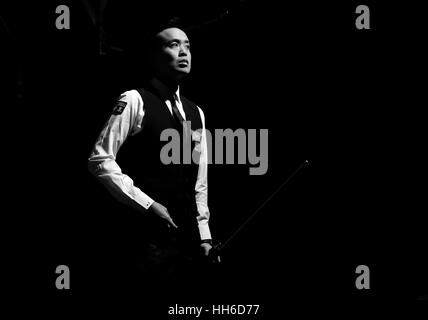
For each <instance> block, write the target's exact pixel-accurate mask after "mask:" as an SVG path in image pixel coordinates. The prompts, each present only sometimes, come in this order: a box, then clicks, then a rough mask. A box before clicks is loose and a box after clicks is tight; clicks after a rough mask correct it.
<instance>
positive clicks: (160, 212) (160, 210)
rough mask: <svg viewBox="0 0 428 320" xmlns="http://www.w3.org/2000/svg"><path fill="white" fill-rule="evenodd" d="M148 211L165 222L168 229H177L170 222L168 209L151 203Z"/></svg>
mask: <svg viewBox="0 0 428 320" xmlns="http://www.w3.org/2000/svg"><path fill="white" fill-rule="evenodd" d="M149 210H150V211H152V212H153V213H154V214H156V215H157V216H159V217H161V218H162V219H164V220H166V221H167V222H168V227H171V226H172V227H174V228H176V229H177V228H178V227H177V225H176V224H175V223H174V221H173V220H172V218H171V216H170V215H169V213H168V209H167V208H166V207H164V206H163V205H161V204H160V203H158V202H153V203H152V205H151V206H150V208H149Z"/></svg>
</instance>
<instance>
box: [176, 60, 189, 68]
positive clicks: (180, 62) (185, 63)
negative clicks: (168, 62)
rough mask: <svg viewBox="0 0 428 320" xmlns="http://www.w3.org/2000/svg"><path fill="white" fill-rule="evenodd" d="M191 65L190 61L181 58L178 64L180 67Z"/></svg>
mask: <svg viewBox="0 0 428 320" xmlns="http://www.w3.org/2000/svg"><path fill="white" fill-rule="evenodd" d="M188 65H189V61H187V60H180V61H178V66H179V67H187V66H188Z"/></svg>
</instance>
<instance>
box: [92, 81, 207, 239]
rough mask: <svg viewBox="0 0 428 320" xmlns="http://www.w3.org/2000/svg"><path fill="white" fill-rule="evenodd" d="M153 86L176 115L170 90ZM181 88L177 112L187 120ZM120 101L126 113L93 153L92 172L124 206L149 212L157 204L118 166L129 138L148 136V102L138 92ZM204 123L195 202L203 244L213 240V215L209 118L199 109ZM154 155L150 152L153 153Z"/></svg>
mask: <svg viewBox="0 0 428 320" xmlns="http://www.w3.org/2000/svg"><path fill="white" fill-rule="evenodd" d="M152 85H153V86H154V88H155V89H156V90H158V92H159V94H160V96H161V97H162V98H163V99H164V100H165V104H166V105H167V107H168V109H169V111H170V112H171V114H172V106H171V102H170V101H169V100H168V99H169V98H168V97H169V96H170V95H168V90H167V89H166V87H165V86H164V85H163V84H162V83H161V82H160V81H159V80H158V79H156V78H154V79H153V80H152ZM179 90H180V89H179V88H178V89H177V92H176V95H177V101H176V104H177V108H178V110H179V111H180V113H181V115H182V116H183V118H184V119H186V115H185V113H184V110H183V105H182V103H181V99H180V92H179ZM118 101H123V102H125V103H126V107H125V108H124V109H123V111H122V112H121V113H120V112H116V113H113V114H112V115H111V117H110V119H109V120H108V121H107V123H106V124H105V126H104V128H103V130H102V131H101V133H100V135H99V137H98V139H97V141H96V143H95V146H94V148H93V150H92V153H91V155H90V157H89V163H88V168H89V171H90V172H91V173H92V174H93V175H94V176H95V177H96V178H97V179H98V180H99V181H100V182H101V183H102V184H103V185H104V186H105V187H107V189H108V190H109V191H110V193H111V194H112V195H113V196H114V197H115V198H116V199H117V200H119V201H120V202H122V203H125V204H128V205H130V206H132V207H134V208H136V209H137V210H138V211H140V212H146V211H147V209H148V208H149V207H150V206H151V205H152V204H153V202H155V201H156V199H152V198H150V196H149V195H148V194H146V193H145V192H144V186H141V187H142V189H143V190H141V189H140V188H139V187H137V186H135V185H134V182H133V180H132V179H131V177H129V176H127V175H126V174H125V173H123V172H122V170H121V168H120V166H119V164H118V163H117V162H116V155H117V153H118V152H119V149H120V147H121V146H122V144H123V143H124V142H125V141H126V138H127V137H128V136H133V135H136V134H140V132H141V134H144V131H143V132H142V130H143V126H144V123H143V118H144V114H145V109H144V101H143V99H142V97H141V95H140V94H139V93H138V91H137V90H130V91H126V92H124V93H123V94H121V95H120V97H119V100H118ZM198 110H199V114H200V116H201V120H202V133H201V139H200V141H199V142H196V145H195V148H198V149H200V152H201V153H200V161H199V170H198V176H197V180H196V185H195V191H196V196H195V201H196V205H197V209H198V216H197V222H198V227H199V234H200V236H201V240H205V239H211V233H210V229H209V225H208V221H209V217H210V212H209V209H208V180H207V173H208V148H207V139H206V133H205V117H204V113H203V111H202V110H201V108H199V107H198ZM149 152H150V151H149Z"/></svg>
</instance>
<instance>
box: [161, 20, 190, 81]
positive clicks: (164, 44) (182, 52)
mask: <svg viewBox="0 0 428 320" xmlns="http://www.w3.org/2000/svg"><path fill="white" fill-rule="evenodd" d="M156 37H157V40H158V43H159V50H158V52H156V57H155V64H156V70H157V71H158V72H159V73H160V75H161V76H162V77H167V78H169V79H175V80H180V79H181V78H182V77H184V76H185V75H187V74H188V73H189V72H190V68H191V60H192V57H191V54H190V42H189V39H188V38H187V35H186V34H185V33H184V32H183V31H182V30H180V29H178V28H168V29H165V30H163V31H161V32H160V33H158V34H157V36H156Z"/></svg>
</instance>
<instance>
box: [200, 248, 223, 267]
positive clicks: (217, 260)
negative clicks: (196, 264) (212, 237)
mask: <svg viewBox="0 0 428 320" xmlns="http://www.w3.org/2000/svg"><path fill="white" fill-rule="evenodd" d="M201 247H202V249H203V250H204V255H205V256H206V257H210V256H211V260H212V261H211V262H212V263H220V262H221V259H220V255H218V254H211V255H210V251H211V250H212V249H213V246H212V245H210V244H209V243H201Z"/></svg>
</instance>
